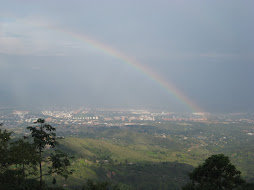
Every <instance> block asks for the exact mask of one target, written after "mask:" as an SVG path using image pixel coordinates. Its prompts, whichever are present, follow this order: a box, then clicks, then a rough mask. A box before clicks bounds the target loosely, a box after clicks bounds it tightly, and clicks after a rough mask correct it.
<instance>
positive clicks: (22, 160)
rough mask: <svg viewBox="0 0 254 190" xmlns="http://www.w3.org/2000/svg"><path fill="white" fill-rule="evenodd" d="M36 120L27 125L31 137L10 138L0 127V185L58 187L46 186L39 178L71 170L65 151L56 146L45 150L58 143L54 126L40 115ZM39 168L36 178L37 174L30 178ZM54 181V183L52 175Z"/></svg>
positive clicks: (18, 189) (21, 189)
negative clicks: (57, 148)
mask: <svg viewBox="0 0 254 190" xmlns="http://www.w3.org/2000/svg"><path fill="white" fill-rule="evenodd" d="M36 124H39V125H36V126H31V127H28V129H29V130H30V131H31V136H32V139H31V138H29V137H24V139H12V138H11V134H12V132H8V131H7V130H2V129H1V128H0V189H8V190H33V189H40V190H42V189H43V190H44V189H45V190H46V189H47V190H50V189H61V188H58V187H54V188H50V187H47V185H46V184H45V183H44V181H43V180H42V179H43V176H44V175H51V174H59V175H61V176H63V177H64V178H65V179H66V178H67V177H68V175H69V174H71V173H72V171H69V170H68V166H70V160H69V157H68V155H67V154H65V153H63V152H61V151H59V150H55V149H54V150H49V153H47V152H46V150H48V149H47V148H50V147H51V148H54V147H55V146H56V145H57V141H56V138H55V136H56V134H55V133H54V132H53V131H55V128H53V127H52V126H50V125H48V124H46V123H45V122H44V120H43V119H38V120H37V122H36ZM2 125H3V124H0V126H2ZM43 163H44V167H42V165H43ZM47 166H48V169H47ZM38 168H39V171H40V172H39V179H40V180H39V181H38V178H33V176H37V175H38V172H37V171H38ZM43 171H44V172H43ZM53 184H56V179H55V178H54V180H53Z"/></svg>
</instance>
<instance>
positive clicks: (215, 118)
mask: <svg viewBox="0 0 254 190" xmlns="http://www.w3.org/2000/svg"><path fill="white" fill-rule="evenodd" d="M253 115H254V114H250V113H224V114H215V113H203V112H200V113H178V112H164V111H161V112H159V111H148V110H138V109H99V108H98V109H94V108H79V109H66V108H63V109H55V108H52V109H47V110H41V111H39V112H33V111H28V110H16V109H5V108H0V123H4V124H5V125H6V126H12V127H17V126H18V125H21V124H31V123H33V122H35V121H36V120H37V119H38V118H44V119H45V120H46V121H47V122H48V123H54V124H58V125H90V126H126V125H137V124H139V125H142V124H149V123H161V122H167V121H188V122H189V121H192V122H204V123H216V122H227V123H229V122H232V123H236V122H246V123H254V117H253Z"/></svg>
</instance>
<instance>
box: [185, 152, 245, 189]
mask: <svg viewBox="0 0 254 190" xmlns="http://www.w3.org/2000/svg"><path fill="white" fill-rule="evenodd" d="M189 177H190V180H191V182H190V183H188V184H187V185H186V186H184V187H183V190H233V189H237V188H238V187H240V186H242V185H243V184H245V181H244V180H243V179H242V178H241V172H240V171H238V170H237V169H236V167H235V166H234V165H233V164H231V163H230V160H229V158H228V157H227V156H225V155H223V154H217V155H212V156H210V157H209V158H207V159H206V160H205V162H204V163H203V164H202V165H199V166H198V167H197V168H195V169H194V171H193V172H192V173H190V174H189Z"/></svg>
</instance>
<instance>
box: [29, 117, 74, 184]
mask: <svg viewBox="0 0 254 190" xmlns="http://www.w3.org/2000/svg"><path fill="white" fill-rule="evenodd" d="M35 123H36V124H38V126H29V127H27V129H29V130H30V131H31V136H32V139H33V145H34V147H35V149H36V150H37V156H38V158H39V159H38V164H39V169H40V184H42V180H43V176H44V175H52V174H59V175H61V176H63V177H64V178H65V179H67V178H68V176H69V174H72V171H68V167H69V166H70V161H69V158H68V155H67V154H65V153H63V152H61V151H59V150H56V151H55V153H51V154H50V156H49V157H48V156H47V155H45V154H44V152H45V151H46V146H48V147H49V148H55V146H56V145H58V142H57V141H56V134H55V133H54V132H53V131H55V130H56V129H55V128H54V127H52V126H51V125H49V124H47V123H45V120H44V119H38V120H37V122H35ZM46 158H48V160H49V161H50V162H51V166H50V167H49V170H48V171H47V172H44V174H43V167H42V163H43V162H44V163H46Z"/></svg>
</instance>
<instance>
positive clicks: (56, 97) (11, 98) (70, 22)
mask: <svg viewBox="0 0 254 190" xmlns="http://www.w3.org/2000/svg"><path fill="white" fill-rule="evenodd" d="M253 7H254V2H253V1H235V0H230V1H229V0H227V1H219V0H216V1H201V0H200V1H162V0H159V1H155V0H154V1H145V0H142V1H134V0H130V1H129V0H128V1H123V0H122V1H117V0H115V1H113V0H107V1H98V2H95V1H81V0H80V1H78V0H77V1H65V0H63V1H60V0H58V1H57V0H55V1H48V0H44V1H28V0H24V1H18V0H16V1H4V0H0V71H1V72H0V107H4V106H27V107H36V106H41V105H44V106H55V105H56V106H95V107H96V106H97V107H127V108H130V107H137V108H138V107H149V108H167V109H169V110H171V111H190V110H189V109H188V105H186V102H184V100H183V99H182V98H181V97H179V94H177V93H175V94H174V92H173V90H172V89H168V90H167V89H166V88H165V86H164V87H163V86H161V85H160V84H161V82H160V81H159V80H158V78H156V77H153V76H151V75H149V73H147V72H146V71H144V70H142V69H137V67H135V64H130V63H127V62H126V59H124V57H127V58H129V59H130V60H136V61H137V62H139V63H141V64H142V68H145V69H147V70H149V69H150V70H151V71H153V72H154V73H156V76H159V77H160V78H162V79H163V81H164V82H165V83H171V84H173V85H174V86H175V87H176V88H177V90H178V91H179V92H180V94H182V95H184V96H185V97H187V98H188V99H189V100H190V102H192V103H194V104H195V105H197V106H198V107H200V108H202V110H203V111H207V112H253V111H254V100H253V97H254V83H253V81H254V73H253V72H254V56H253V55H254V35H253V34H254V24H253V18H254V12H253ZM89 40H90V41H89ZM115 52H120V53H121V55H124V56H117V55H116V54H114V53H115ZM194 111H195V110H194Z"/></svg>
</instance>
